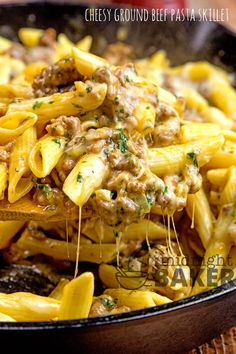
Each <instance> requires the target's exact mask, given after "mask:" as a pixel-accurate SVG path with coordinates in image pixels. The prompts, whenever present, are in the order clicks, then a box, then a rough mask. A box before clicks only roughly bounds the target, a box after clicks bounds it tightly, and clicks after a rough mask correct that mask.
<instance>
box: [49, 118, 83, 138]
mask: <svg viewBox="0 0 236 354" xmlns="http://www.w3.org/2000/svg"><path fill="white" fill-rule="evenodd" d="M46 130H47V132H48V133H49V134H50V135H52V136H64V137H67V138H70V139H72V138H73V137H74V136H75V135H76V134H78V133H79V132H80V120H79V118H77V117H73V116H70V117H67V116H60V117H58V118H55V119H52V120H51V122H50V124H48V125H47V126H46Z"/></svg>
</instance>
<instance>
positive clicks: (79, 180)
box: [77, 173, 83, 183]
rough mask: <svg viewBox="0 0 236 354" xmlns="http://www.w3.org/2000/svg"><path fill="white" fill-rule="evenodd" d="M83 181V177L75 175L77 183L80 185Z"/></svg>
mask: <svg viewBox="0 0 236 354" xmlns="http://www.w3.org/2000/svg"><path fill="white" fill-rule="evenodd" d="M82 181H83V176H82V175H81V174H80V173H79V174H78V175H77V182H79V183H81V182H82Z"/></svg>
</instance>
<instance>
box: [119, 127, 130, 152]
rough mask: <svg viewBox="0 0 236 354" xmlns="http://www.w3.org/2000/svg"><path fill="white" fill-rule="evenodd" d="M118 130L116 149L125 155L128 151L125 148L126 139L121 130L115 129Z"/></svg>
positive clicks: (126, 147)
mask: <svg viewBox="0 0 236 354" xmlns="http://www.w3.org/2000/svg"><path fill="white" fill-rule="evenodd" d="M117 130H119V135H118V145H117V148H118V149H119V150H120V151H121V152H122V153H125V152H126V151H127V150H128V146H127V138H126V136H125V134H124V132H123V129H117Z"/></svg>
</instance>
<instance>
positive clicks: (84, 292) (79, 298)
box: [58, 272, 94, 320]
mask: <svg viewBox="0 0 236 354" xmlns="http://www.w3.org/2000/svg"><path fill="white" fill-rule="evenodd" d="M93 293H94V276H93V274H92V273H89V272H85V273H83V274H81V275H80V276H79V277H78V278H75V279H73V280H71V281H70V282H69V283H68V284H67V285H66V286H65V287H64V290H63V294H62V298H61V306H60V310H59V315H58V319H59V320H74V319H80V318H87V317H88V315H89V311H90V308H91V305H92V301H93Z"/></svg>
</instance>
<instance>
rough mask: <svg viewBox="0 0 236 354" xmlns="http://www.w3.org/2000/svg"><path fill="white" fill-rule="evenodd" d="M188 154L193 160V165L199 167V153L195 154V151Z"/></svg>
mask: <svg viewBox="0 0 236 354" xmlns="http://www.w3.org/2000/svg"><path fill="white" fill-rule="evenodd" d="M187 156H188V157H189V158H190V159H191V160H192V161H193V165H194V166H195V167H198V162H197V155H196V154H195V152H188V153H187Z"/></svg>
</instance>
